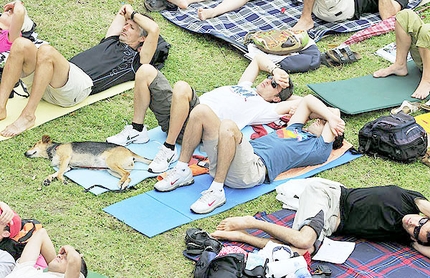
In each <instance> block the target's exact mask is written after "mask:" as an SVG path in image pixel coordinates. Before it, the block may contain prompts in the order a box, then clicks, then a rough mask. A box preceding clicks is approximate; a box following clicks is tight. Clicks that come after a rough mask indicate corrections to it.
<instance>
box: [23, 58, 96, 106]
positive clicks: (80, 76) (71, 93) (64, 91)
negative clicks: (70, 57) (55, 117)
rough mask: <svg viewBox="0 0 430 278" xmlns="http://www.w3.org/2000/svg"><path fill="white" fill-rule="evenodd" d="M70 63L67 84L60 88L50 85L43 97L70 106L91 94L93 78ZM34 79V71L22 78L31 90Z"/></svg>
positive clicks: (53, 102) (50, 101)
mask: <svg viewBox="0 0 430 278" xmlns="http://www.w3.org/2000/svg"><path fill="white" fill-rule="evenodd" d="M69 65H70V69H69V78H68V80H67V82H66V84H65V85H64V86H63V87H60V88H53V87H52V86H50V85H48V87H46V89H45V93H44V94H43V96H42V99H44V100H45V101H47V102H49V103H52V104H55V105H58V106H62V107H70V106H74V105H76V104H78V103H80V102H81V101H83V100H84V99H86V98H87V97H88V96H89V95H90V93H91V87H92V86H93V81H92V80H91V78H90V77H89V76H88V75H87V74H86V73H85V72H84V71H83V70H81V69H80V68H79V67H77V66H76V65H74V64H72V63H69ZM33 79H34V72H33V73H32V74H30V75H28V76H26V77H24V78H21V80H22V81H23V82H24V84H25V85H26V86H27V88H28V90H29V91H30V92H31V87H32V86H33Z"/></svg>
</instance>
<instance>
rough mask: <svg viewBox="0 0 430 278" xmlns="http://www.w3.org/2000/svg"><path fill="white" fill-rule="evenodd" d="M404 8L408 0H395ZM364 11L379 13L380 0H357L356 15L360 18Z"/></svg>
mask: <svg viewBox="0 0 430 278" xmlns="http://www.w3.org/2000/svg"><path fill="white" fill-rule="evenodd" d="M395 1H396V2H398V3H399V4H400V6H401V7H402V9H404V8H405V7H406V6H407V5H408V3H409V1H408V0H395ZM364 13H379V8H378V0H355V13H354V17H355V18H356V19H359V18H360V17H361V15H362V14H364Z"/></svg>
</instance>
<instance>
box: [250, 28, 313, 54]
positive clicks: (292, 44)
mask: <svg viewBox="0 0 430 278" xmlns="http://www.w3.org/2000/svg"><path fill="white" fill-rule="evenodd" d="M243 43H244V44H248V43H253V44H255V46H256V47H257V48H258V49H260V50H261V51H263V52H266V53H269V54H275V55H287V54H290V53H293V52H298V51H300V50H302V49H303V48H304V47H305V46H306V45H307V44H308V43H309V35H308V33H307V32H306V31H293V30H291V29H284V30H269V31H255V32H249V33H248V34H246V35H245V38H244V40H243Z"/></svg>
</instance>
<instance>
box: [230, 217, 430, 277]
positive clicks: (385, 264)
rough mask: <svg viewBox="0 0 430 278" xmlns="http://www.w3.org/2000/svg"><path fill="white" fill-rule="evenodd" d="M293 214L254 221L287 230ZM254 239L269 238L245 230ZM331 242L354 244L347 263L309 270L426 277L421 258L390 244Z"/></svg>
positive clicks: (427, 263)
mask: <svg viewBox="0 0 430 278" xmlns="http://www.w3.org/2000/svg"><path fill="white" fill-rule="evenodd" d="M294 215H295V212H294V211H291V210H280V211H277V212H274V213H272V214H266V213H265V212H260V213H257V214H256V215H255V216H254V217H255V218H257V219H261V220H264V221H268V222H272V223H276V224H278V225H284V226H289V227H291V225H292V224H293V219H294ZM248 232H250V233H252V234H253V235H255V236H259V237H269V235H268V234H266V233H265V232H262V231H260V230H249V231H248ZM332 239H334V240H345V241H354V242H355V243H356V247H355V249H354V251H353V252H352V254H351V256H350V257H349V258H348V260H347V261H346V262H345V263H343V264H340V265H337V264H330V263H322V262H317V261H312V269H314V268H316V266H317V265H318V264H324V265H327V266H328V267H329V268H330V269H331V271H332V275H331V277H345V278H346V277H369V278H370V277H372V278H375V277H390V278H392V277H402V278H404V277H410V278H412V277H413V278H416V277H430V259H428V258H426V257H424V256H423V255H421V254H420V253H418V252H417V251H415V250H414V249H412V248H410V247H408V246H404V245H400V244H397V243H393V242H378V243H376V242H369V241H366V240H358V239H356V238H354V237H332ZM225 244H226V245H235V246H239V247H241V248H243V249H244V250H246V251H249V252H251V251H254V249H255V248H254V247H252V246H250V245H247V244H243V243H238V242H228V243H225Z"/></svg>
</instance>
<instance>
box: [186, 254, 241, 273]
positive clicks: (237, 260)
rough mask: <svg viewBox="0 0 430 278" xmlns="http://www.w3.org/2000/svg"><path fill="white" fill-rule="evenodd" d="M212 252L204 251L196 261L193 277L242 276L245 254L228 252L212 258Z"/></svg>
mask: <svg viewBox="0 0 430 278" xmlns="http://www.w3.org/2000/svg"><path fill="white" fill-rule="evenodd" d="M213 254H214V253H213V252H211V251H204V252H203V253H202V255H201V256H200V259H199V261H198V262H197V263H196V267H195V269H194V278H236V277H244V276H243V270H244V268H245V255H244V254H243V253H230V254H227V255H223V256H219V257H215V258H213Z"/></svg>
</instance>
